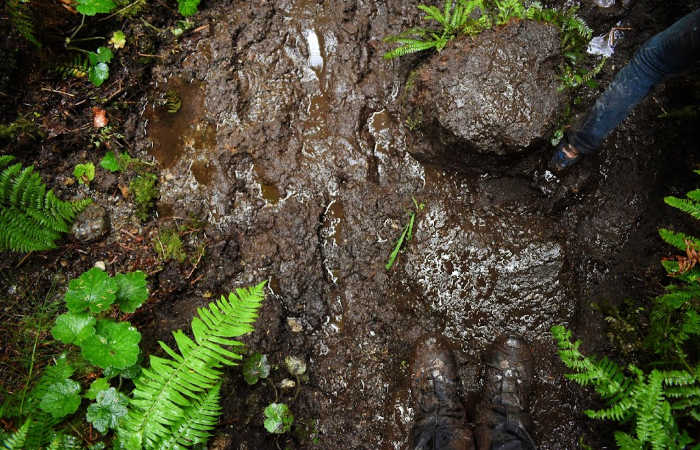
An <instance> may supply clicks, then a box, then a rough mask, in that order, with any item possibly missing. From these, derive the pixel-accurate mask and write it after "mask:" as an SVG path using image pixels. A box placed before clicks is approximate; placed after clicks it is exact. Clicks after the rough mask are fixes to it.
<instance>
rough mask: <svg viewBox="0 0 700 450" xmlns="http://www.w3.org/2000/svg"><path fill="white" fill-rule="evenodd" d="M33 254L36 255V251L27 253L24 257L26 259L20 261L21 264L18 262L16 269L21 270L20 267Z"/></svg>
mask: <svg viewBox="0 0 700 450" xmlns="http://www.w3.org/2000/svg"><path fill="white" fill-rule="evenodd" d="M32 253H34V251H31V252H29V253H27V254H26V255H24V258H22V259H21V260H20V262H18V263H17V265H16V266H15V269H17V268H19V266H21V265H22V264H24V262H25V261H26V260H27V258H29V255H31V254H32Z"/></svg>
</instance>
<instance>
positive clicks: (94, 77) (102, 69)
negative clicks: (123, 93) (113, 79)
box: [88, 62, 109, 86]
mask: <svg viewBox="0 0 700 450" xmlns="http://www.w3.org/2000/svg"><path fill="white" fill-rule="evenodd" d="M88 78H89V79H90V82H92V84H94V85H95V86H102V83H104V82H105V80H106V79H107V78H109V66H108V65H107V64H106V63H103V62H101V63H98V64H95V65H94V66H90V70H89V71H88Z"/></svg>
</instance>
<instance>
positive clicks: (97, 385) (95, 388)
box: [85, 378, 110, 400]
mask: <svg viewBox="0 0 700 450" xmlns="http://www.w3.org/2000/svg"><path fill="white" fill-rule="evenodd" d="M109 387H110V386H109V381H107V378H98V379H96V380H95V381H93V382H92V383H91V384H90V388H89V389H88V390H87V392H86V393H85V398H89V399H90V400H95V399H96V398H97V394H99V393H100V392H102V391H105V390H107V389H109Z"/></svg>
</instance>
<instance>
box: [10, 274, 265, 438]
mask: <svg viewBox="0 0 700 450" xmlns="http://www.w3.org/2000/svg"><path fill="white" fill-rule="evenodd" d="M264 285H265V283H264V282H263V283H260V284H259V285H257V286H255V287H252V288H246V289H238V290H236V293H235V294H233V293H231V294H229V296H228V298H226V297H223V296H222V297H221V299H220V300H219V301H217V302H212V303H211V304H210V305H209V306H207V307H205V308H200V309H199V310H198V314H197V316H196V317H195V318H194V319H193V320H192V334H193V336H194V339H192V338H189V337H188V336H187V335H185V334H184V333H183V332H182V331H181V330H178V331H176V332H174V333H173V335H174V337H175V342H176V344H177V350H175V349H172V348H170V347H169V346H168V345H166V344H165V343H163V342H160V345H161V348H162V349H163V351H164V352H165V354H166V355H167V356H166V357H158V356H155V355H151V356H150V368H145V369H143V370H142V369H141V368H140V366H139V364H138V363H136V364H133V365H131V366H129V367H126V368H123V367H125V366H128V365H129V364H131V363H132V362H133V358H132V356H133V354H134V351H133V348H131V347H132V343H133V339H132V338H131V337H130V335H129V334H130V333H134V332H135V333H138V332H137V331H135V330H133V327H131V326H130V325H128V322H121V323H123V324H126V325H128V326H129V328H132V329H131V330H126V329H125V330H126V331H127V334H126V335H124V334H122V333H121V332H119V333H110V332H107V333H106V334H105V333H103V331H105V328H106V327H105V326H106V325H110V324H113V323H117V322H115V321H114V320H112V319H109V318H108V317H107V315H106V314H109V315H110V316H114V315H116V314H115V312H116V311H114V312H111V313H110V312H109V311H110V309H112V310H115V309H119V310H120V311H121V312H122V313H130V312H133V311H134V310H135V309H136V308H138V307H139V306H140V305H141V304H142V302H143V300H144V299H145V298H147V296H148V291H147V288H146V286H145V277H144V275H143V273H142V272H133V273H129V274H116V275H115V276H114V277H109V275H107V274H106V273H104V272H103V271H101V270H99V269H91V270H90V271H88V272H86V273H84V274H83V275H81V276H80V277H79V278H77V279H75V280H72V281H71V283H70V284H69V287H68V291H67V292H66V294H65V301H66V304H67V306H68V312H67V313H66V314H63V315H61V316H59V317H58V318H57V319H56V324H55V326H54V328H53V329H52V334H53V335H54V337H55V338H56V339H57V340H60V341H61V342H64V343H66V344H67V345H76V346H78V347H81V349H82V350H83V351H82V355H83V356H84V357H85V358H86V359H87V360H88V361H90V362H93V363H94V364H96V365H98V366H99V367H103V368H104V369H103V371H102V375H103V376H102V377H99V378H96V379H94V380H93V381H92V383H91V384H90V386H89V388H88V389H83V387H82V386H81V383H80V382H79V381H78V380H80V379H81V378H83V379H84V377H81V378H77V377H76V378H77V380H75V379H73V378H74V374H75V368H74V365H73V363H72V362H69V358H68V356H67V355H66V354H62V355H61V356H59V357H57V358H56V359H55V362H54V364H52V365H50V366H48V367H46V368H45V369H44V371H43V374H42V375H41V377H40V379H39V381H38V382H37V383H36V384H35V385H34V387H33V388H31V389H25V390H22V391H20V392H17V393H15V394H12V395H10V396H9V397H6V398H5V401H4V403H3V404H2V407H0V418H2V419H6V420H8V419H12V420H13V421H14V422H15V423H18V422H17V421H20V422H19V423H23V424H24V425H22V427H20V429H19V430H18V431H17V432H15V433H13V434H11V435H4V436H2V438H0V448H23V449H39V448H50V449H52V448H56V449H64V448H82V447H81V446H80V445H79V442H78V441H77V440H76V439H75V438H74V437H73V436H71V435H70V434H67V433H66V431H67V430H73V431H76V432H79V431H78V430H77V428H76V424H77V423H76V421H75V420H74V419H75V416H76V414H78V412H79V411H84V414H85V415H84V419H85V423H87V424H90V425H91V426H92V427H93V428H94V429H96V430H97V431H99V432H100V433H102V434H104V435H107V434H108V433H110V430H116V435H115V439H114V448H117V449H119V448H125V449H134V450H135V449H154V448H159V449H162V448H169V449H170V448H173V449H182V448H186V447H191V446H194V445H198V444H199V445H204V444H205V443H206V440H207V439H208V437H209V435H210V432H211V430H212V429H213V428H214V427H215V426H216V424H217V421H218V416H219V414H220V412H221V407H220V405H219V398H220V395H219V390H220V386H221V380H220V379H221V376H222V372H221V368H222V367H223V366H230V365H235V364H236V361H237V360H239V359H241V357H240V355H238V354H237V353H236V351H238V350H240V349H241V348H242V345H243V344H242V343H240V342H239V341H237V340H234V339H232V338H235V337H237V336H241V335H243V334H245V333H248V332H250V331H252V323H253V322H254V321H255V318H256V317H257V311H258V310H259V308H260V304H261V302H262V299H263V289H264ZM101 324H102V325H101ZM122 331H123V330H122ZM139 337H140V335H139ZM90 341H94V344H93V343H90ZM97 347H99V348H100V350H99V353H101V354H100V355H96V354H95V353H96V352H93V350H95V349H96V348H97ZM69 350H70V348H69ZM135 351H136V352H139V349H138V343H137V345H136V349H135ZM105 366H108V367H106V368H105ZM134 368H136V370H134ZM117 376H118V377H119V385H118V386H113V385H112V383H111V382H110V379H111V378H114V377H117ZM30 377H31V375H30ZM123 378H130V379H133V380H134V389H133V391H132V392H131V395H127V394H125V393H123V392H120V390H119V389H120V387H121V386H122V379H123ZM27 386H29V381H28V382H27ZM84 398H85V399H88V400H93V401H92V402H90V403H89V405H88V406H87V408H84V409H81V406H82V404H83V401H82V400H83V399H84ZM91 440H92V441H94V439H93V438H91ZM90 448H95V449H97V448H104V443H103V442H97V443H96V444H95V445H94V446H91V447H90Z"/></svg>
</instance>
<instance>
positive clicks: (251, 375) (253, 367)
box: [243, 353, 270, 385]
mask: <svg viewBox="0 0 700 450" xmlns="http://www.w3.org/2000/svg"><path fill="white" fill-rule="evenodd" d="M268 376H270V363H268V362H267V355H261V354H260V353H253V354H252V355H251V356H250V357H248V358H247V359H246V360H245V362H244V363H243V378H245V381H246V383H248V384H250V385H253V384H255V383H257V382H258V380H260V379H261V378H267V377H268Z"/></svg>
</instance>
